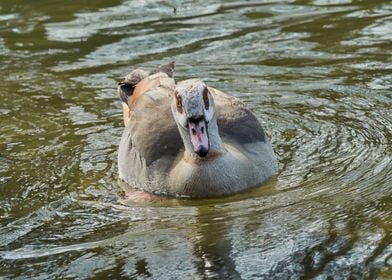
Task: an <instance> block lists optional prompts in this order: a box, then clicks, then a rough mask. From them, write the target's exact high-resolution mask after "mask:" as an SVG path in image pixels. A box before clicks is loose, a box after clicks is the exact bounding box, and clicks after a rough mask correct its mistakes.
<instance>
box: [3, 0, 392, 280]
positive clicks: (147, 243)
mask: <svg viewBox="0 0 392 280" xmlns="http://www.w3.org/2000/svg"><path fill="white" fill-rule="evenodd" d="M2 2H5V3H1V4H0V61H1V64H0V77H1V78H0V80H1V87H0V100H1V104H0V123H1V126H0V278H5V279H8V278H19V279H24V278H29V279H49V278H72V279H73V278H76V279H86V278H113V279H114V278H121V277H122V278H127V279H145V278H153V279H192V277H193V278H194V279H203V278H211V279H212V278H215V279H216V278H221V279H240V278H242V279H289V278H290V279H332V278H331V277H333V279H374V278H378V279H391V278H392V236H391V234H392V224H391V221H392V199H391V194H392V163H391V162H392V149H391V147H392V145H391V142H392V110H391V109H392V90H391V88H392V71H391V69H392V59H391V57H392V5H391V3H390V1H370V0H369V1H351V0H345V1H337V0H314V1H255V2H250V1H243V2H240V1H231V2H226V1H225V2H223V1H222V3H217V2H216V1H180V0H173V1H152V0H145V1H142V0H139V1H136V0H135V1H127V0H124V1H119V0H110V1H108V0H105V1H94V3H90V2H89V3H88V4H87V2H85V1H65V2H64V1H61V2H60V1H47V0H46V1H39V3H38V2H37V1H33V0H24V1H21V0H15V1H2ZM172 60H175V61H176V62H177V74H176V78H177V79H178V80H181V79H185V78H194V77H198V78H202V79H203V80H205V81H206V83H208V84H209V85H211V86H214V87H217V88H219V89H221V90H223V91H226V92H228V93H231V94H233V95H235V96H238V97H240V98H241V99H242V100H243V101H244V102H245V103H246V104H247V105H248V106H249V107H250V108H251V109H252V110H253V111H254V112H255V113H256V115H257V117H258V118H259V119H260V121H261V122H262V123H263V125H264V126H265V128H266V130H267V132H268V134H269V136H270V138H271V141H272V143H273V146H274V148H275V151H276V153H277V155H278V157H279V161H280V166H279V173H278V174H277V176H276V177H274V178H273V179H272V180H270V181H269V182H268V183H267V184H265V185H264V186H262V187H260V188H257V189H255V190H252V191H250V192H247V193H244V194H240V195H237V196H233V197H229V198H224V199H206V200H195V201H192V200H191V201H189V200H175V199H157V200H154V201H129V200H127V199H126V194H125V193H126V191H125V192H124V191H123V189H124V186H123V185H122V184H121V182H118V180H117V166H116V153H117V147H118V143H119V140H120V136H121V133H122V129H123V128H122V126H123V124H122V119H121V117H122V115H121V104H120V101H119V99H118V97H117V95H116V82H118V81H120V80H122V79H123V77H124V76H125V75H126V74H127V73H128V72H129V71H130V70H132V69H134V68H136V67H139V66H144V67H147V68H152V67H155V66H157V65H160V64H163V63H165V62H169V61H172Z"/></svg>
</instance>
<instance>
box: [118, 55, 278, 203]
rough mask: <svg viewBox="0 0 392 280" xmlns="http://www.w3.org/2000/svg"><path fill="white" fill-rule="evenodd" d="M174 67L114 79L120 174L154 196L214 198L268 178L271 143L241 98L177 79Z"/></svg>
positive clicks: (272, 157) (273, 164)
mask: <svg viewBox="0 0 392 280" xmlns="http://www.w3.org/2000/svg"><path fill="white" fill-rule="evenodd" d="M173 72H174V63H171V64H168V65H164V66H162V67H160V68H158V69H157V70H156V71H153V72H147V71H144V70H141V69H137V70H134V71H132V72H131V73H130V74H129V75H128V76H127V77H126V78H125V80H124V81H123V82H121V83H119V86H118V92H119V95H120V98H121V100H122V102H123V117H124V124H125V129H124V132H123V135H122V137H121V142H120V146H119V150H118V168H119V177H120V179H122V180H124V181H125V182H126V183H127V184H128V185H130V186H131V187H135V188H138V189H142V190H144V191H147V192H150V193H155V194H164V195H171V196H186V197H217V196H225V195H230V194H234V193H237V192H240V191H243V190H245V189H248V188H250V187H254V186H257V185H260V184H261V183H263V182H264V181H266V180H267V179H268V178H269V177H271V176H272V175H273V174H274V173H275V172H276V171H277V160H276V157H275V155H274V152H273V149H272V146H271V143H270V142H269V140H268V139H267V136H266V134H265V132H264V130H263V128H262V126H261V125H260V123H259V122H258V120H257V119H256V117H255V116H254V115H253V114H252V113H251V112H250V111H249V110H248V109H247V108H246V107H245V106H244V104H243V103H242V102H240V101H239V100H238V99H237V98H234V97H231V96H229V95H226V94H225V93H223V92H221V91H219V90H217V89H214V88H212V87H208V86H207V85H206V84H205V83H204V82H203V81H201V80H198V79H190V80H185V81H181V82H178V84H176V83H175V81H174V79H173V77H172V76H173Z"/></svg>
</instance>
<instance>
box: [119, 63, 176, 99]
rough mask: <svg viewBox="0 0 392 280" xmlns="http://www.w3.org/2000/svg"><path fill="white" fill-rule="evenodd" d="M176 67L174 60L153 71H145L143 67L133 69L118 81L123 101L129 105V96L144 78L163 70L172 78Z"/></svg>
mask: <svg viewBox="0 0 392 280" xmlns="http://www.w3.org/2000/svg"><path fill="white" fill-rule="evenodd" d="M174 68H175V62H174V61H172V62H170V63H168V64H165V65H162V66H160V67H158V68H157V69H155V70H153V71H145V70H143V69H136V70H133V71H132V72H131V73H129V74H128V75H127V76H126V77H125V79H124V81H122V82H120V83H118V88H117V91H118V94H119V96H120V99H121V101H122V102H124V103H125V104H127V105H128V104H129V103H128V102H129V97H130V96H132V94H133V91H134V89H135V87H136V85H137V84H138V83H139V82H140V81H142V80H143V79H144V78H146V77H148V76H150V75H152V74H155V73H159V72H162V73H165V74H167V75H168V76H169V77H171V78H172V77H173V75H174Z"/></svg>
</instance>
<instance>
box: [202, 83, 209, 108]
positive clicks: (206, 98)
mask: <svg viewBox="0 0 392 280" xmlns="http://www.w3.org/2000/svg"><path fill="white" fill-rule="evenodd" d="M203 101H204V107H205V108H206V110H208V108H210V99H209V98H208V88H207V87H205V88H204V91H203Z"/></svg>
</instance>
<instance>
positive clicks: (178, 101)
mask: <svg viewBox="0 0 392 280" xmlns="http://www.w3.org/2000/svg"><path fill="white" fill-rule="evenodd" d="M175 96H176V108H177V111H178V112H179V113H180V114H182V98H181V96H180V95H178V93H177V92H176V93H175Z"/></svg>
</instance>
